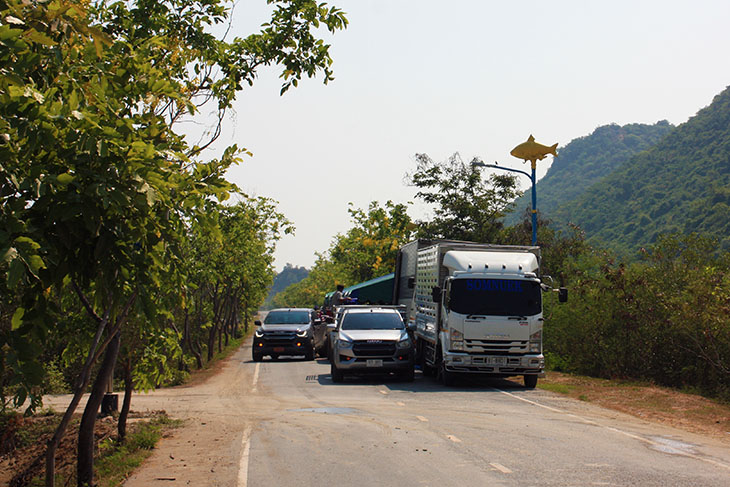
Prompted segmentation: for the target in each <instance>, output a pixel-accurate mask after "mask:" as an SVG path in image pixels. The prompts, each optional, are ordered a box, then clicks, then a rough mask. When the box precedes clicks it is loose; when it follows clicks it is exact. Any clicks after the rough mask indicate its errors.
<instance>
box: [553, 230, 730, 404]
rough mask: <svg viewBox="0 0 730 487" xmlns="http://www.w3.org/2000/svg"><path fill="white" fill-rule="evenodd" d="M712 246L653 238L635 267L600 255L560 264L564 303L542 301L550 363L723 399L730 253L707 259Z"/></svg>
mask: <svg viewBox="0 0 730 487" xmlns="http://www.w3.org/2000/svg"><path fill="white" fill-rule="evenodd" d="M715 245H716V243H715V242H714V241H712V240H708V239H706V238H701V237H699V236H697V235H689V236H676V235H675V236H661V237H659V239H658V241H657V243H656V244H655V245H654V246H652V247H650V248H649V250H647V251H646V252H645V253H644V259H643V261H641V262H633V263H630V264H625V263H620V262H617V261H616V260H615V258H613V257H611V256H610V255H609V254H607V253H600V252H592V253H585V254H584V255H582V256H580V257H579V258H578V259H574V260H571V261H568V262H567V264H568V267H567V268H566V275H569V276H570V279H569V283H568V286H569V287H570V289H571V298H570V301H569V302H568V303H567V304H564V305H560V306H558V305H556V304H555V303H554V299H549V300H546V333H545V334H546V336H545V349H546V350H547V351H549V353H550V357H551V359H552V360H551V362H553V365H556V366H558V367H560V368H562V369H563V370H571V371H575V372H579V373H584V374H589V375H593V376H596V377H606V378H634V379H643V380H650V381H654V382H656V383H659V384H663V385H668V386H673V387H683V386H686V387H696V388H697V389H699V390H701V391H703V392H704V393H706V394H711V395H715V396H720V397H724V398H725V399H727V398H728V397H730V396H728V391H730V368H728V366H727V363H728V361H729V360H730V326H729V325H728V322H727V320H726V316H727V313H728V311H730V292H728V290H729V289H730V286H729V284H730V254H724V255H722V256H719V257H718V256H714V253H713V251H714V249H715Z"/></svg>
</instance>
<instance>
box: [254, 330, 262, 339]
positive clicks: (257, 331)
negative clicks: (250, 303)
mask: <svg viewBox="0 0 730 487" xmlns="http://www.w3.org/2000/svg"><path fill="white" fill-rule="evenodd" d="M254 335H256V338H262V337H263V336H264V332H263V330H261V328H256V331H255V332H254Z"/></svg>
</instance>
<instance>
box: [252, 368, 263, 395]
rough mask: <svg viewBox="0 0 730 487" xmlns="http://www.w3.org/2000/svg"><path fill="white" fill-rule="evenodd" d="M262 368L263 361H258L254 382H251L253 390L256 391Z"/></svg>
mask: <svg viewBox="0 0 730 487" xmlns="http://www.w3.org/2000/svg"><path fill="white" fill-rule="evenodd" d="M260 370H261V362H256V370H254V373H253V383H252V384H251V392H256V385H257V384H258V383H259V371H260Z"/></svg>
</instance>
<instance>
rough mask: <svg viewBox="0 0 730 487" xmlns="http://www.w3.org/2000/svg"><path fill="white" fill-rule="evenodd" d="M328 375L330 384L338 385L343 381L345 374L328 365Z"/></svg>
mask: <svg viewBox="0 0 730 487" xmlns="http://www.w3.org/2000/svg"><path fill="white" fill-rule="evenodd" d="M330 375H331V376H332V382H334V383H336V384H339V383H340V382H342V381H343V380H344V379H345V374H343V373H342V371H341V370H340V369H338V368H337V367H336V366H335V364H334V363H331V364H330Z"/></svg>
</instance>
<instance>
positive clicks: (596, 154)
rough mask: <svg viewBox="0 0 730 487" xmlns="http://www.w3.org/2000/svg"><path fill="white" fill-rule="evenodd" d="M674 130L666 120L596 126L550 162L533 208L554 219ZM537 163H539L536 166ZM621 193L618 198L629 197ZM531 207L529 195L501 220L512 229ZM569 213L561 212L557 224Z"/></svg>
mask: <svg viewBox="0 0 730 487" xmlns="http://www.w3.org/2000/svg"><path fill="white" fill-rule="evenodd" d="M673 128H674V127H673V126H672V125H670V124H669V123H668V122H666V121H662V122H657V123H656V124H654V125H645V124H639V123H634V124H628V125H624V126H619V125H616V124H611V125H604V126H602V127H598V128H597V129H596V130H594V131H593V133H592V134H590V135H587V136H585V137H580V138H577V139H574V140H572V141H570V143H568V144H567V145H566V146H565V147H563V148H561V149H560V151H559V152H558V156H557V157H555V158H554V159H553V163H552V165H551V166H550V169H549V170H548V172H547V174H546V175H545V177H543V178H542V179H541V180H540V181H538V182H537V185H536V186H537V188H536V189H537V207H538V209H539V210H540V211H541V212H542V213H543V214H544V215H546V216H547V217H549V218H551V219H557V216H556V214H555V212H556V211H557V210H558V208H559V207H560V206H561V205H563V204H566V203H568V202H570V201H572V200H574V199H576V198H578V197H579V196H581V195H582V194H583V193H584V192H586V191H587V190H588V188H590V187H591V186H592V185H593V184H594V183H597V182H598V181H600V180H601V179H602V178H604V177H606V176H608V175H609V174H611V173H612V172H613V171H615V170H616V169H617V168H619V167H620V166H621V165H622V164H624V163H626V162H627V161H628V160H629V159H630V158H631V157H632V156H633V155H635V154H637V153H639V152H641V151H643V150H646V149H648V148H650V147H651V146H653V145H655V144H656V143H657V142H659V141H660V140H661V139H662V138H663V137H664V136H665V135H666V134H668V133H669V132H670V131H671V130H672V129H673ZM538 164H540V163H538ZM621 191H622V197H628V196H629V194H628V193H626V192H625V191H623V189H621ZM526 208H527V209H530V208H532V202H531V200H530V193H529V191H528V192H525V194H523V195H522V196H521V197H519V198H517V199H516V200H515V209H516V211H515V212H513V213H510V214H509V215H507V217H506V218H505V225H508V226H512V225H515V224H517V223H518V222H519V220H520V219H521V212H522V211H523V210H524V209H526ZM566 216H569V214H564V213H561V219H560V221H572V220H570V219H567V220H564V219H563V217H566Z"/></svg>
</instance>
